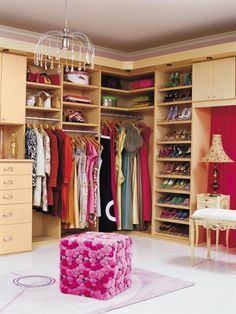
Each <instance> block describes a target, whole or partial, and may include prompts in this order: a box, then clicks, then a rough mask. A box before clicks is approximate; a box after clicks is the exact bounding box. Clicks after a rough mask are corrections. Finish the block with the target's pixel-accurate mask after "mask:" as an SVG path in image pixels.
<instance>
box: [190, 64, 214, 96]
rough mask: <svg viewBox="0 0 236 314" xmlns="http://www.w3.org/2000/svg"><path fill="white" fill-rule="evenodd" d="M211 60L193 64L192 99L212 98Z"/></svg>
mask: <svg viewBox="0 0 236 314" xmlns="http://www.w3.org/2000/svg"><path fill="white" fill-rule="evenodd" d="M212 79H213V66H212V61H206V62H200V63H195V64H193V88H192V94H193V95H192V98H193V101H200V100H211V99H212V94H213V93H212V88H213V86H212Z"/></svg>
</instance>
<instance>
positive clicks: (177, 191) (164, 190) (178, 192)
mask: <svg viewBox="0 0 236 314" xmlns="http://www.w3.org/2000/svg"><path fill="white" fill-rule="evenodd" d="M156 192H160V193H175V194H188V195H189V194H190V191H187V190H184V189H183V190H174V189H156Z"/></svg>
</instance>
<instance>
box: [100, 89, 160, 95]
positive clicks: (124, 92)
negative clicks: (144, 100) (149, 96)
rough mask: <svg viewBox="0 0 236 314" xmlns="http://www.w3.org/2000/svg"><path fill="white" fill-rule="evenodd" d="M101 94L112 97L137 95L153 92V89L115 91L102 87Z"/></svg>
mask: <svg viewBox="0 0 236 314" xmlns="http://www.w3.org/2000/svg"><path fill="white" fill-rule="evenodd" d="M101 90H102V92H109V93H111V94H113V95H138V94H143V93H146V92H154V90H155V88H154V87H147V88H139V89H132V90H125V89H115V88H109V87H102V88H101Z"/></svg>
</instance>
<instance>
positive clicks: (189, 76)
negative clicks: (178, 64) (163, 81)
mask: <svg viewBox="0 0 236 314" xmlns="http://www.w3.org/2000/svg"><path fill="white" fill-rule="evenodd" d="M183 84H184V85H192V73H191V72H190V73H186V74H185V75H184V81H183Z"/></svg>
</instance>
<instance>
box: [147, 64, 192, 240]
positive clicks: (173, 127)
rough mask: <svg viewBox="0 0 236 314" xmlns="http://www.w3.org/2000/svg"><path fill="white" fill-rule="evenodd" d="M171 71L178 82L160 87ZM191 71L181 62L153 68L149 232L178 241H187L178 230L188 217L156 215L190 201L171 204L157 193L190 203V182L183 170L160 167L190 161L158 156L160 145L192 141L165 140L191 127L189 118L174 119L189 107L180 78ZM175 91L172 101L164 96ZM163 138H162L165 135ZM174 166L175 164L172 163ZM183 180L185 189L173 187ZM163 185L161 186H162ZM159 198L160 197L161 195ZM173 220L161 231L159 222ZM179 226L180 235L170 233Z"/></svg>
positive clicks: (188, 94)
mask: <svg viewBox="0 0 236 314" xmlns="http://www.w3.org/2000/svg"><path fill="white" fill-rule="evenodd" d="M172 72H179V74H180V85H179V86H175V87H163V88H162V86H166V85H167V83H168V82H169V79H170V74H171V73H172ZM190 72H192V68H191V66H185V67H179V68H175V69H171V70H169V69H166V70H163V71H156V99H157V104H156V110H155V125H156V129H155V139H154V141H155V144H156V151H155V152H156V154H155V156H156V158H155V161H154V171H155V182H154V186H155V188H154V189H153V199H154V200H155V201H156V202H154V204H153V221H152V234H153V235H154V236H157V237H158V238H163V239H168V240H173V241H181V242H188V241H189V237H186V235H185V234H184V232H182V227H181V226H185V227H184V228H188V224H189V222H188V219H185V220H183V219H172V218H171V219H169V218H165V217H160V216H161V213H162V212H163V211H169V210H170V211H171V210H178V211H188V212H189V213H190V208H191V207H190V205H189V206H185V205H182V204H173V203H171V201H170V202H158V200H159V199H161V197H164V198H165V196H166V197H167V199H168V197H170V198H171V199H173V198H174V197H177V198H178V197H181V198H183V200H185V199H188V202H189V204H190V202H191V192H190V184H191V175H184V174H183V173H177V174H176V173H175V172H174V170H173V172H172V173H171V172H170V173H163V172H162V171H163V169H165V165H166V164H167V163H170V164H173V165H174V166H176V165H179V164H181V165H186V167H189V165H191V157H177V158H175V157H168V156H167V157H160V156H159V153H160V151H161V150H162V149H165V148H168V149H170V147H174V146H178V145H179V146H180V147H186V148H187V149H189V148H190V147H191V144H192V141H191V140H190V139H189V137H188V138H187V139H184V138H183V139H181V138H179V139H175V138H173V140H169V139H168V138H171V134H174V133H175V132H176V131H178V132H181V130H187V131H185V133H186V132H188V134H189V133H190V134H191V128H192V119H188V120H187V119H186V120H183V119H182V120H178V116H179V115H181V113H182V111H183V110H184V109H185V108H190V107H191V106H192V100H191V89H192V85H184V84H182V82H183V81H184V76H185V75H186V74H187V73H190ZM174 91H175V92H178V93H179V94H178V95H179V98H183V99H179V100H178V99H176V100H173V101H170V100H167V99H168V98H169V97H171V93H172V92H174ZM185 93H186V97H187V98H189V99H184V97H185ZM174 107H175V108H176V107H177V108H178V114H177V116H175V118H174V119H173V120H172V119H170V120H167V116H168V117H169V114H170V113H169V110H171V109H172V108H174ZM165 138H166V140H162V139H165ZM174 168H175V167H174ZM164 180H165V181H166V180H167V182H168V180H171V181H169V182H171V183H170V186H171V184H172V182H173V181H174V183H173V188H171V187H168V184H166V182H165V181H164ZM178 181H183V184H184V185H186V184H188V187H189V188H188V189H187V190H184V189H180V188H179V189H176V188H175V187H174V186H175V184H177V183H175V182H178ZM163 186H164V187H163ZM162 199H163V198H162ZM180 201H181V200H180ZM166 223H169V224H173V228H172V227H171V228H170V230H169V231H168V230H167V231H166V232H162V231H161V228H160V227H161V226H162V225H163V224H166ZM178 229H179V230H180V232H179V233H180V235H175V234H173V233H172V231H171V230H174V232H175V233H176V230H178ZM184 230H185V232H187V231H188V230H187V229H184Z"/></svg>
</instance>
